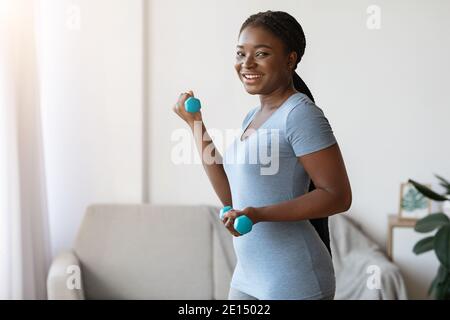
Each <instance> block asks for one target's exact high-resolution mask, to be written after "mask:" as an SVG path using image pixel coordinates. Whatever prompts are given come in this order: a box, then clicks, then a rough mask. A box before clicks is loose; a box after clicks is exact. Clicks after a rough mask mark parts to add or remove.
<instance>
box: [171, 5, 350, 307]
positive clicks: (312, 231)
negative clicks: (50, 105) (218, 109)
mask: <svg viewBox="0 0 450 320" xmlns="http://www.w3.org/2000/svg"><path fill="white" fill-rule="evenodd" d="M305 46H306V41H305V35H304V33H303V29H302V27H301V26H300V24H299V23H298V22H297V21H296V20H295V18H293V17H292V16H291V15H289V14H288V13H286V12H281V11H275V12H273V11H267V12H260V13H258V14H255V15H252V16H250V17H249V18H248V19H247V20H246V21H245V22H244V24H243V25H242V27H241V29H240V32H239V37H238V43H237V52H236V63H235V66H234V67H235V70H236V72H237V75H238V77H239V80H240V81H241V82H242V83H243V85H244V88H245V90H246V91H247V92H248V93H249V94H251V95H258V96H259V100H260V105H259V106H257V107H256V108H253V109H251V110H250V111H249V112H248V114H247V116H246V117H245V118H244V121H243V122H242V129H241V134H240V135H238V137H237V138H236V139H235V140H234V142H233V143H231V144H230V146H229V147H228V148H227V150H226V151H225V153H224V156H223V162H222V161H219V162H216V163H212V164H211V163H207V162H206V161H205V160H204V158H203V156H204V153H205V152H207V153H208V154H209V153H211V150H213V152H212V153H213V155H214V156H216V155H217V154H218V151H217V150H216V148H215V146H214V144H213V143H210V142H211V140H212V139H211V138H210V137H209V135H208V133H207V131H206V128H205V125H204V123H203V120H202V114H201V110H200V111H199V112H197V113H194V114H188V113H187V112H186V111H185V110H184V108H183V107H182V106H183V104H184V102H185V101H186V99H187V98H188V97H190V96H193V92H189V93H188V94H183V95H181V97H180V98H179V101H178V102H177V103H176V105H175V106H174V111H175V112H176V113H177V114H178V115H179V116H180V117H181V118H182V119H183V120H185V121H186V122H187V123H188V124H189V125H190V127H191V129H192V130H193V132H194V129H193V128H194V123H195V122H199V123H201V127H202V130H201V132H200V135H199V136H200V137H204V138H203V139H195V140H196V143H197V149H198V151H199V153H200V158H201V159H202V161H203V167H204V169H205V171H206V173H207V175H208V178H209V179H210V181H211V184H212V185H213V187H214V190H215V191H216V193H217V195H218V197H219V198H220V200H221V201H222V204H223V205H224V206H230V207H232V208H233V209H232V210H229V211H227V212H226V213H225V214H224V215H223V219H222V221H223V223H224V225H225V227H226V228H227V229H228V231H229V232H230V233H231V234H232V235H233V236H234V238H233V245H234V249H235V252H236V257H237V264H236V267H235V269H234V272H233V277H232V280H231V284H230V290H229V299H267V300H273V299H332V298H333V297H334V293H335V285H336V283H335V276H334V269H333V263H332V260H331V250H330V241H329V234H328V220H327V217H328V216H331V215H333V214H337V213H340V212H344V211H346V210H348V209H349V207H350V205H351V201H352V197H351V188H350V183H349V181H348V177H347V173H346V169H345V165H344V161H343V159H342V155H341V153H340V150H339V146H338V143H337V140H336V138H335V136H334V133H333V130H332V128H331V126H330V123H329V122H328V119H327V118H326V117H325V114H324V112H323V111H322V109H320V108H319V107H318V106H317V105H316V104H315V102H314V98H313V96H312V94H311V92H310V90H309V89H308V87H307V86H306V85H305V83H304V82H303V80H302V79H301V78H300V76H299V75H298V74H297V73H296V72H295V70H296V68H297V65H298V63H299V62H300V61H301V58H302V57H303V54H304V52H305ZM211 144H212V148H211ZM255 150H256V152H255ZM261 150H263V152H266V153H267V154H268V155H269V154H270V158H269V159H270V161H271V162H270V163H266V162H264V161H261V159H262V158H258V160H257V161H256V163H255V162H252V159H251V158H252V157H251V155H252V154H261ZM266 150H267V151H266ZM217 158H219V159H220V157H217ZM235 158H237V159H245V161H243V162H242V161H234V159H235ZM253 160H255V159H253ZM273 163H276V165H273ZM268 166H269V167H268ZM271 168H275V170H267V169H271ZM313 189H314V190H313ZM308 191H310V192H308ZM241 215H246V216H247V217H248V218H249V219H250V221H251V222H252V223H253V227H252V230H251V231H250V232H248V233H245V234H244V235H241V234H240V233H238V232H237V231H236V230H235V229H234V222H235V220H236V219H237V218H238V217H239V216H241Z"/></svg>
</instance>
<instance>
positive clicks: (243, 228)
mask: <svg viewBox="0 0 450 320" xmlns="http://www.w3.org/2000/svg"><path fill="white" fill-rule="evenodd" d="M232 209H233V208H231V207H230V206H226V207H223V208H222V209H220V214H219V217H220V220H223V217H224V215H225V213H227V212H228V211H230V210H232ZM233 226H234V230H236V231H237V232H239V233H240V234H241V235H244V234H246V233H249V232H250V231H251V230H252V227H253V222H252V220H250V218H249V217H247V216H246V215H242V216H239V217H237V218H236V219H235V220H234V225H233Z"/></svg>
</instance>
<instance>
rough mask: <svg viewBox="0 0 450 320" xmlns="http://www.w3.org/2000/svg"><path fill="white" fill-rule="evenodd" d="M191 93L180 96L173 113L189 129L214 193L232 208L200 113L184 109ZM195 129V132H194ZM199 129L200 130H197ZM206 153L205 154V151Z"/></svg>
mask: <svg viewBox="0 0 450 320" xmlns="http://www.w3.org/2000/svg"><path fill="white" fill-rule="evenodd" d="M193 96H194V94H193V92H192V91H189V93H185V94H182V95H180V98H179V99H178V102H177V103H176V104H175V106H174V107H173V111H174V112H175V113H176V114H178V116H180V118H181V119H183V120H184V121H185V122H186V123H187V124H188V125H189V127H190V128H191V130H192V133H193V134H194V140H195V144H196V145H197V150H198V152H199V154H200V159H202V164H203V168H204V169H205V172H206V175H207V176H208V178H209V181H210V182H211V184H212V186H213V188H214V191H215V192H216V194H217V196H218V197H219V199H220V201H221V202H222V204H223V205H224V206H232V199H231V189H230V184H229V182H228V178H227V175H226V174H225V170H224V168H223V165H222V156H221V155H220V153H219V151H218V150H217V149H216V146H215V145H214V142H213V141H212V139H211V137H210V136H209V134H208V131H207V130H206V127H205V124H204V123H203V120H202V114H201V111H199V112H196V113H189V112H187V111H186V110H185V109H184V103H185V101H186V100H187V99H188V98H189V97H193ZM195 128H197V130H195ZM200 128H201V130H199V129H200ZM206 148H208V151H207V152H205V149H206ZM204 155H205V156H208V157H212V159H214V161H211V159H205V158H204Z"/></svg>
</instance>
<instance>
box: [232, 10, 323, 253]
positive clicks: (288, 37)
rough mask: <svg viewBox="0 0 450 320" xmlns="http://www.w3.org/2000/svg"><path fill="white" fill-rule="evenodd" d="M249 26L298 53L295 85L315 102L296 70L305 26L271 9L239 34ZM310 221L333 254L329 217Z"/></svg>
mask: <svg viewBox="0 0 450 320" xmlns="http://www.w3.org/2000/svg"><path fill="white" fill-rule="evenodd" d="M249 26H255V27H257V26H258V27H259V26H260V27H264V28H266V29H267V30H269V31H270V32H272V33H273V34H274V35H275V36H277V37H278V38H280V39H281V40H282V41H283V43H284V44H285V47H286V50H287V52H288V53H289V52H292V51H295V52H296V53H297V61H296V62H295V66H294V72H293V75H292V77H293V79H292V80H293V82H294V87H295V89H296V90H297V91H299V92H301V93H303V94H305V95H307V96H308V97H309V98H310V99H311V101H312V102H315V101H314V97H313V95H312V94H311V91H310V90H309V88H308V86H307V85H306V84H305V82H304V81H303V80H302V78H300V76H299V75H298V74H297V72H295V69H297V65H298V64H299V62H300V61H301V60H302V57H303V54H304V53H305V47H306V38H305V33H304V32H303V28H302V26H301V25H300V23H298V21H297V20H295V18H294V17H293V16H291V15H290V14H289V13H286V12H283V11H270V10H269V11H266V12H259V13H257V14H254V15H251V16H250V17H249V18H247V20H245V22H244V23H243V24H242V27H241V30H240V31H239V34H241V33H242V30H244V29H245V28H246V27H249ZM315 188H316V187H315V186H314V183H313V181H312V180H310V184H309V189H308V191H309V192H311V191H313V190H314V189H315ZM309 221H310V222H311V224H312V225H313V227H314V229H316V231H317V233H318V234H319V237H320V238H321V239H322V241H323V242H324V244H325V246H326V247H327V249H328V252H329V253H330V255H331V245H330V234H329V229H328V218H318V219H310V220H309Z"/></svg>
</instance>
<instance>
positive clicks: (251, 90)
mask: <svg viewBox="0 0 450 320" xmlns="http://www.w3.org/2000/svg"><path fill="white" fill-rule="evenodd" d="M244 88H245V91H247V93H248V94H259V93H260V92H261V88H259V86H258V87H257V86H246V85H244Z"/></svg>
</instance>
